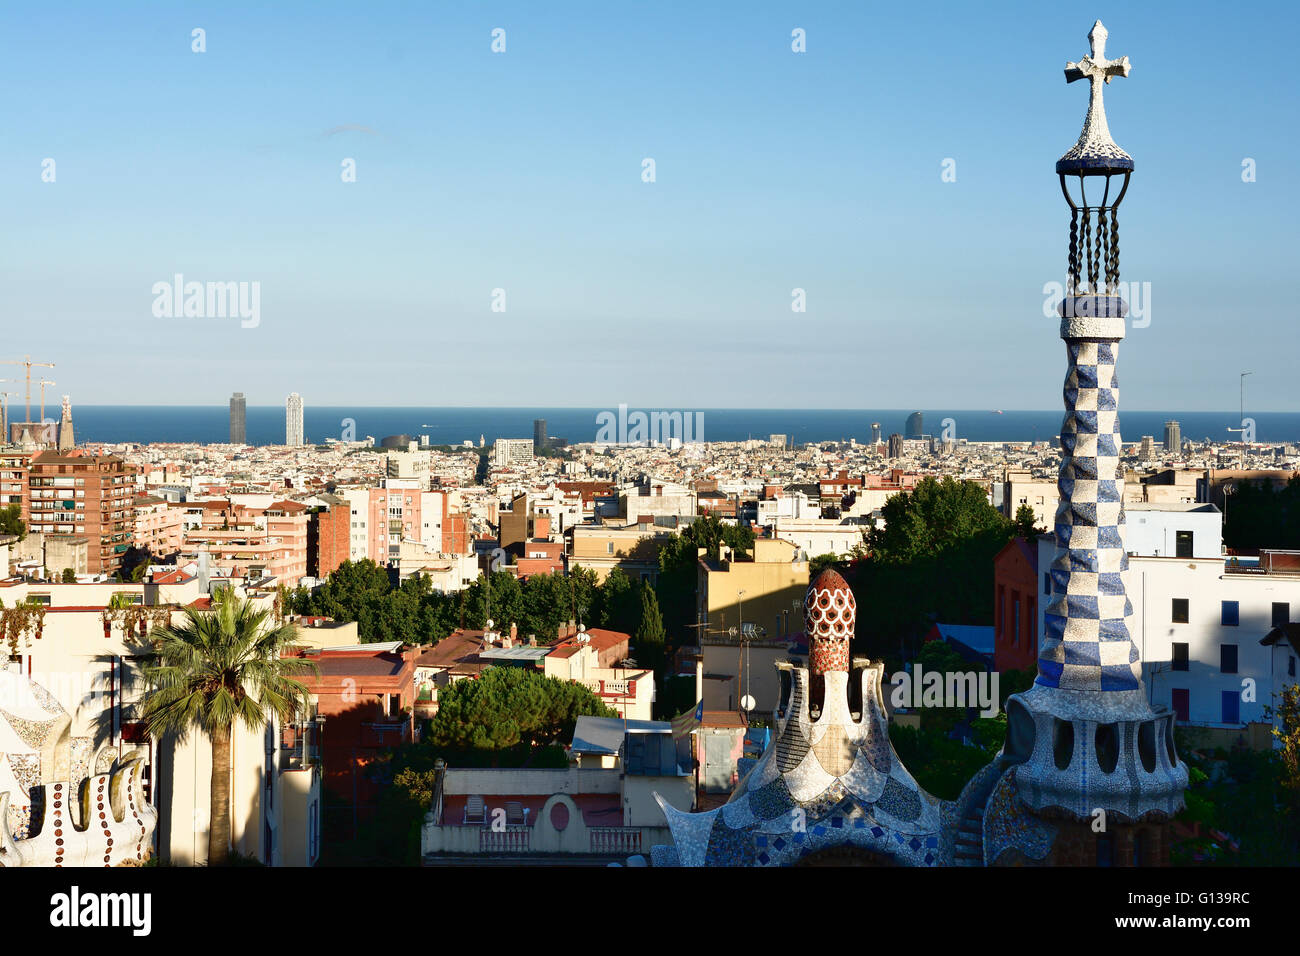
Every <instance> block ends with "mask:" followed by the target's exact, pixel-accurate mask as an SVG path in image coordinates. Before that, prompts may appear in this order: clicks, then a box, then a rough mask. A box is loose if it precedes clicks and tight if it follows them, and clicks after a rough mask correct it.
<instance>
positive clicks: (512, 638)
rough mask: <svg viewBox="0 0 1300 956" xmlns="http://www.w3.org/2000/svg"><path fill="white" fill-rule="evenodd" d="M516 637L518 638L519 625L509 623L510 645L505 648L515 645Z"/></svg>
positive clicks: (512, 622)
mask: <svg viewBox="0 0 1300 956" xmlns="http://www.w3.org/2000/svg"><path fill="white" fill-rule="evenodd" d="M518 636H519V625H517V624H516V623H515V622H514V621H511V622H510V643H509V644H508V645H507V646H508V647H513V646H514V644H515V638H517V637H518Z"/></svg>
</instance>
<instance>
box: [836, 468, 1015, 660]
mask: <svg viewBox="0 0 1300 956" xmlns="http://www.w3.org/2000/svg"><path fill="white" fill-rule="evenodd" d="M881 511H882V515H883V517H884V519H885V524H884V527H883V528H873V529H872V530H871V532H870V533H869V535H868V546H869V550H870V555H869V556H868V557H867V558H866V559H865V560H862V561H858V562H855V563H854V564H853V565H852V567H851V568H850V569H849V573H848V577H849V583H850V586H852V588H853V591H854V597H855V598H856V599H857V603H858V607H859V609H860V610H859V620H860V621H861V622H863V623H862V625H860V626H859V628H858V641H857V643H858V645H859V646H860V647H862V648H863V649H864V650H866V651H867V652H868V653H870V654H871V655H872V656H875V657H886V656H890V655H894V654H900V653H902V652H904V651H905V650H906V649H907V648H908V647H911V648H913V649H915V647H916V646H917V644H918V643H919V640H920V638H921V636H922V635H923V634H924V633H925V631H926V630H928V629H929V627H930V625H931V624H932V623H934V622H935V621H937V620H942V621H944V622H946V623H949V624H984V625H987V624H992V623H993V558H994V557H995V556H996V555H997V553H998V551H999V550H1000V549H1001V548H1002V546H1003V545H1005V544H1006V543H1007V542H1008V541H1009V540H1011V537H1012V536H1013V535H1014V533H1015V525H1014V524H1013V523H1012V522H1010V521H1008V520H1007V519H1006V517H1004V516H1003V515H1002V514H1001V513H1000V512H999V511H998V510H997V509H996V508H994V507H993V506H992V505H990V504H989V502H988V498H987V496H986V495H985V492H984V489H983V488H981V487H980V486H979V485H977V484H975V483H974V482H967V481H957V480H954V479H952V478H950V477H945V478H943V479H942V480H936V479H934V478H925V479H923V480H922V481H921V482H919V483H918V484H917V486H916V487H915V488H914V489H913V490H912V491H911V492H908V493H902V494H897V495H894V496H892V497H891V498H889V500H888V501H886V502H885V506H884V508H882V509H881ZM904 656H907V655H906V654H904Z"/></svg>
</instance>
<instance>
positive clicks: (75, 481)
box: [23, 451, 135, 574]
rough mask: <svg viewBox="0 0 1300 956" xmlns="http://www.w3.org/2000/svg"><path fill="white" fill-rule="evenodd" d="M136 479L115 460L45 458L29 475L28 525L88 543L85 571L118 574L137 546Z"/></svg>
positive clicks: (50, 454) (46, 455) (103, 457)
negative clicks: (84, 539) (134, 544)
mask: <svg viewBox="0 0 1300 956" xmlns="http://www.w3.org/2000/svg"><path fill="white" fill-rule="evenodd" d="M134 475H135V469H134V468H133V467H132V466H130V465H128V464H127V463H126V462H124V461H123V460H122V459H121V458H117V457H115V456H113V455H82V454H80V453H78V452H70V453H68V454H59V453H58V452H53V451H47V452H42V453H41V454H39V455H37V456H36V457H35V458H33V459H32V461H31V466H30V468H29V469H28V477H27V500H26V501H25V502H24V503H23V505H24V507H23V520H24V521H26V522H27V528H28V530H29V531H32V532H41V533H44V534H75V535H77V536H81V537H85V538H87V539H88V540H89V542H90V547H89V550H88V553H87V555H86V570H87V571H88V572H89V573H91V574H115V573H117V571H118V570H119V569H120V568H121V566H122V555H123V554H124V553H125V552H126V551H127V550H128V549H129V548H130V547H131V543H132V541H133V540H134V537H133V536H134V530H135V509H134V500H135V485H134V481H133V479H134Z"/></svg>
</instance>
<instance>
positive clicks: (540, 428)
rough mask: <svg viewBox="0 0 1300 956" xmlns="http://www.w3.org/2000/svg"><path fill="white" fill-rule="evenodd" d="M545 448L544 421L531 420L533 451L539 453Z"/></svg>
mask: <svg viewBox="0 0 1300 956" xmlns="http://www.w3.org/2000/svg"><path fill="white" fill-rule="evenodd" d="M545 448H546V419H545V418H534V419H533V451H534V452H539V451H542V450H543V449H545Z"/></svg>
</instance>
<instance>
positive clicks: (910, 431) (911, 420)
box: [903, 412, 925, 438]
mask: <svg viewBox="0 0 1300 956" xmlns="http://www.w3.org/2000/svg"><path fill="white" fill-rule="evenodd" d="M903 434H905V435H906V436H907V437H908V438H920V437H921V436H922V435H924V434H925V424H924V422H923V421H922V419H921V413H920V412H912V414H910V415H908V416H907V428H906V429H905V430H904V432H903Z"/></svg>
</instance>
